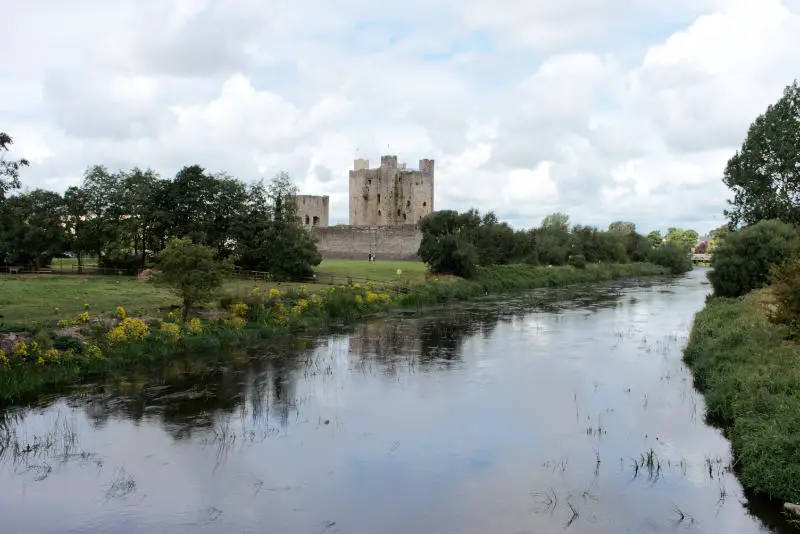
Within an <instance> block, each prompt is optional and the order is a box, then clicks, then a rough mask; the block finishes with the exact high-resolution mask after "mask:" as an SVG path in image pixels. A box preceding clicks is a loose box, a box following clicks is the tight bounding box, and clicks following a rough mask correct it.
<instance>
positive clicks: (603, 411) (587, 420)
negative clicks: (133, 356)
mask: <svg viewBox="0 0 800 534" xmlns="http://www.w3.org/2000/svg"><path fill="white" fill-rule="evenodd" d="M708 292H709V286H708V285H707V283H706V278H705V270H704V269H695V270H694V271H693V272H691V273H689V274H688V275H686V276H684V277H680V278H663V279H653V280H650V281H647V282H639V283H634V282H618V283H612V284H603V285H596V286H589V287H584V288H580V289H579V290H576V289H572V290H570V291H566V292H565V291H538V292H532V293H530V294H527V295H524V296H521V297H517V298H513V299H509V300H503V301H501V302H497V301H494V302H491V301H487V302H480V303H472V304H469V305H467V306H464V307H451V308H449V309H446V310H440V311H438V312H435V313H430V312H429V313H425V314H416V315H413V314H409V315H406V316H402V315H401V316H393V317H390V318H386V319H381V320H376V321H373V322H370V323H367V324H363V325H359V326H356V327H354V328H352V329H349V330H347V331H342V332H339V333H336V334H332V335H327V336H318V337H311V336H309V337H302V338H299V339H295V340H293V341H292V342H291V343H271V344H266V345H264V346H260V347H257V348H254V349H251V350H248V351H245V350H242V349H236V350H233V349H232V350H230V351H229V354H225V357H224V358H223V359H222V363H214V364H210V363H208V362H206V361H204V360H203V359H196V360H192V359H185V360H176V361H173V362H171V363H170V364H169V365H168V366H166V367H165V368H164V369H158V370H149V371H147V372H145V371H141V372H139V373H134V374H132V375H131V376H128V377H116V378H114V379H108V381H107V382H106V383H98V384H88V385H84V386H83V387H80V388H75V390H73V391H70V392H67V393H63V392H62V393H61V394H59V395H53V396H50V397H47V398H43V399H42V401H41V404H40V405H37V406H36V407H33V408H25V409H22V408H14V409H8V410H6V412H5V413H3V414H2V426H3V428H4V430H2V431H0V436H4V437H3V440H2V442H0V447H2V445H3V443H4V444H5V449H4V451H3V452H2V454H0V517H2V518H3V519H2V528H0V530H2V532H3V533H4V534H17V533H20V534H21V533H25V534H34V533H53V534H56V533H58V534H63V533H106V532H115V533H133V532H147V533H155V532H163V533H170V534H171V533H182V532H191V533H225V534H232V533H243V532H252V533H256V532H257V533H311V534H318V533H334V532H341V533H354V534H377V533H381V534H394V533H397V534H401V533H402V534H407V533H420V534H422V533H459V534H471V533H475V534H478V533H480V534H485V533H491V534H504V533H508V534H522V533H541V532H559V531H567V532H575V533H589V532H591V533H624V532H645V533H650V532H676V531H684V530H685V531H696V532H725V533H728V534H737V533H741V534H750V533H757V532H779V531H780V532H784V531H786V532H788V531H789V530H788V528H789V527H788V526H786V525H783V524H781V522H780V519H779V518H778V517H776V516H775V515H773V514H770V512H769V511H764V510H762V509H761V508H759V507H758V505H757V504H753V503H750V502H749V501H748V500H747V499H746V497H745V496H744V495H743V492H742V488H741V486H740V485H739V483H738V482H737V480H736V478H735V477H734V475H733V474H732V472H731V469H730V450H729V445H728V443H727V441H726V440H725V439H724V438H723V437H722V435H721V433H720V431H719V430H717V429H715V428H712V427H709V426H707V425H706V424H705V423H704V421H703V411H704V404H703V399H702V397H701V396H700V395H699V394H698V393H697V392H696V391H695V390H694V389H693V387H692V380H691V376H690V374H689V372H688V371H687V369H686V368H685V366H684V365H683V364H682V362H681V349H682V347H683V345H684V344H685V342H686V338H687V335H688V332H689V328H690V325H691V322H692V318H693V315H694V313H695V312H696V311H698V310H699V309H700V308H701V307H702V306H703V302H704V299H705V297H706V294H707V293H708ZM766 524H770V526H769V527H768V526H766ZM770 528H771V529H774V530H770Z"/></svg>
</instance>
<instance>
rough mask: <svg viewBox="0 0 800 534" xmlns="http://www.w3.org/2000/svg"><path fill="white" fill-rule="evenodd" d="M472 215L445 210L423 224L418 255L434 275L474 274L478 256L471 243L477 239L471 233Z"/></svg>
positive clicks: (421, 222)
mask: <svg viewBox="0 0 800 534" xmlns="http://www.w3.org/2000/svg"><path fill="white" fill-rule="evenodd" d="M464 215H466V216H464ZM473 215H474V214H472V213H470V212H468V213H467V214H459V213H458V212H456V211H452V210H442V211H437V212H435V213H432V214H430V215H428V216H426V217H424V218H423V219H422V221H420V230H421V232H422V241H421V243H420V247H419V256H420V258H421V259H422V261H424V262H425V263H426V264H427V265H428V268H429V269H430V270H431V272H434V273H440V274H453V275H456V276H461V277H464V278H469V277H471V276H473V275H474V274H475V267H476V265H477V264H478V261H479V257H478V250H477V247H476V246H475V245H474V244H473V243H472V242H471V239H473V238H474V237H475V236H474V235H472V234H471V230H472V226H473V220H474V218H473ZM479 220H480V219H479Z"/></svg>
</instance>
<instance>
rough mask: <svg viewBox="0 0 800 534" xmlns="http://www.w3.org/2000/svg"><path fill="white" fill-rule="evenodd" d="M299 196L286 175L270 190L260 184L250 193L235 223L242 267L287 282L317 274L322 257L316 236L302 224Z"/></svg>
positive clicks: (234, 233)
mask: <svg viewBox="0 0 800 534" xmlns="http://www.w3.org/2000/svg"><path fill="white" fill-rule="evenodd" d="M296 195H297V188H296V186H295V185H294V184H293V183H292V181H291V178H290V177H289V175H288V174H286V173H280V174H278V175H277V176H276V177H275V178H273V180H272V182H271V183H270V185H269V187H265V186H264V185H263V184H262V183H258V184H255V185H254V186H251V188H250V189H249V190H248V191H247V194H246V197H247V201H246V202H245V208H244V209H243V211H242V213H241V215H240V216H239V217H238V219H237V220H236V221H234V222H232V228H233V229H234V231H233V235H234V236H235V243H236V248H235V254H236V257H237V264H238V265H239V266H240V267H242V268H244V269H250V270H254V271H267V272H269V273H270V274H271V275H273V276H275V277H277V278H285V279H302V278H305V277H308V276H310V275H311V274H313V272H314V268H315V267H316V266H317V265H319V264H320V262H321V261H322V256H321V255H320V254H319V251H318V250H317V245H316V242H315V241H314V237H313V236H312V235H311V234H310V233H309V232H308V231H307V230H306V229H305V228H304V227H303V226H302V225H301V221H300V217H299V216H298V214H297V204H296V202H295V200H294V198H295V196H296Z"/></svg>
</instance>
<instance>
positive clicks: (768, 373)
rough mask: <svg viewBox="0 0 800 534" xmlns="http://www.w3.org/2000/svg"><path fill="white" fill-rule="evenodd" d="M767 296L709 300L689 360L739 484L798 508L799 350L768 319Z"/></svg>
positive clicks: (690, 344)
mask: <svg viewBox="0 0 800 534" xmlns="http://www.w3.org/2000/svg"><path fill="white" fill-rule="evenodd" d="M766 297H767V294H766V293H765V292H764V291H760V292H755V293H751V294H749V295H747V296H745V297H742V298H739V299H726V298H710V299H709V300H708V302H707V304H706V306H705V308H703V310H701V311H700V312H699V313H698V314H697V315H696V316H695V320H694V325H693V327H692V331H691V334H690V336H689V342H688V344H687V346H686V349H685V351H684V360H685V361H686V363H687V364H688V365H689V367H690V368H691V369H692V372H693V374H694V381H695V387H696V388H697V389H698V390H700V391H701V392H702V393H704V395H705V399H706V404H707V418H708V420H709V422H710V423H713V424H715V425H717V426H720V427H721V428H722V429H723V430H724V432H725V435H726V437H727V438H728V439H729V440H730V442H731V446H732V448H733V454H734V459H735V468H736V471H737V473H738V474H739V479H740V480H741V482H742V485H743V486H744V487H745V488H747V489H749V490H752V491H754V492H756V493H759V494H762V495H765V496H767V497H769V498H771V499H778V500H781V501H786V502H799V501H800V396H798V391H800V346H798V345H797V344H796V343H794V342H789V341H787V332H786V330H785V329H784V328H783V327H781V326H778V325H775V324H772V323H771V322H770V321H769V320H768V319H767V314H766V311H767V306H768V299H767V298H766Z"/></svg>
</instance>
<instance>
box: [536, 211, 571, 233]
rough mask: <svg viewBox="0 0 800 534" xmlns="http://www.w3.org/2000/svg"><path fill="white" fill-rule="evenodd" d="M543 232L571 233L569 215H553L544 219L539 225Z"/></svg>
mask: <svg viewBox="0 0 800 534" xmlns="http://www.w3.org/2000/svg"><path fill="white" fill-rule="evenodd" d="M539 228H541V229H542V230H555V231H561V232H567V231H569V215H567V214H566V213H551V214H550V215H546V216H545V217H544V218H543V219H542V223H541V224H540V225H539Z"/></svg>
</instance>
